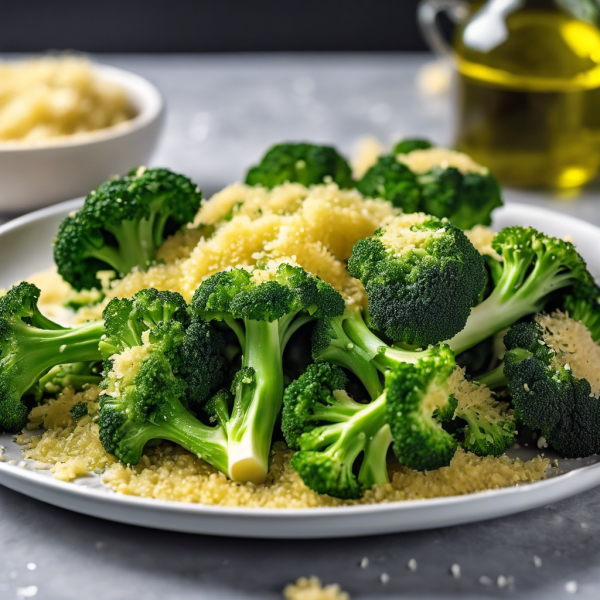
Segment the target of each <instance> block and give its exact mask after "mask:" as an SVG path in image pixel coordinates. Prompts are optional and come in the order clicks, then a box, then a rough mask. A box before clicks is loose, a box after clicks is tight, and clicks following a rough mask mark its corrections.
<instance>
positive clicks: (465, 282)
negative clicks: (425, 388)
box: [348, 213, 486, 346]
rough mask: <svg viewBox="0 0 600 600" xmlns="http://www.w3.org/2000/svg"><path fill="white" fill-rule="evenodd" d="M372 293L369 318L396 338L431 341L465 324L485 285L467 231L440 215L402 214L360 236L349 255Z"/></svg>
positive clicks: (354, 271) (424, 343) (352, 266)
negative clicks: (372, 231) (438, 217)
mask: <svg viewBox="0 0 600 600" xmlns="http://www.w3.org/2000/svg"><path fill="white" fill-rule="evenodd" d="M348 271H349V272H350V275H352V276H353V277H356V278H357V279H360V281H361V282H362V284H363V285H364V286H365V290H366V292H367V295H368V297H369V319H370V324H371V325H372V326H373V327H374V328H375V329H377V330H379V331H382V332H383V333H385V335H387V336H388V337H390V338H391V339H392V340H394V341H396V342H403V343H406V344H409V345H417V346H427V345H429V344H436V343H438V342H440V341H443V340H446V339H449V338H451V337H452V336H453V335H454V334H456V333H457V332H459V331H460V330H461V329H462V328H463V327H464V326H465V323H466V321H467V318H468V316H469V313H470V312H471V307H472V306H475V305H476V304H477V303H478V302H479V299H480V295H481V292H482V290H483V288H484V285H485V281H486V279H485V263H484V261H483V258H482V257H481V255H480V254H479V252H478V251H477V250H476V249H475V247H474V246H473V244H471V242H470V241H469V239H468V238H467V236H466V235H465V234H464V233H463V232H462V231H461V230H460V229H458V228H457V227H454V226H453V225H451V224H450V223H448V222H447V221H442V220H440V219H437V218H436V217H430V216H428V215H424V214H420V213H416V214H411V215H403V216H400V217H397V218H396V219H395V220H394V221H392V222H391V223H390V224H389V225H386V226H385V227H383V228H381V229H379V230H378V231H377V232H375V235H374V236H373V237H371V238H365V239H363V240H360V241H358V242H357V243H356V244H355V245H354V248H353V249H352V255H351V257H350V260H349V261H348Z"/></svg>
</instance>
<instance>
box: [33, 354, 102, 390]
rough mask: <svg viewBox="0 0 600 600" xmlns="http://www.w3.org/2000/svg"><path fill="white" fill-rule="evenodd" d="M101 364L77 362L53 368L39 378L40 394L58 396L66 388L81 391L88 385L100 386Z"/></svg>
mask: <svg viewBox="0 0 600 600" xmlns="http://www.w3.org/2000/svg"><path fill="white" fill-rule="evenodd" d="M101 371H102V363H101V362H99V361H97V362H94V361H92V362H77V363H72V364H70V365H58V366H56V367H53V368H52V369H50V370H49V371H48V373H46V374H45V375H44V376H43V377H41V378H40V380H39V382H38V387H39V389H40V393H49V394H58V393H60V392H61V391H62V390H64V389H65V388H68V387H72V388H74V389H75V390H83V389H85V388H86V387H87V386H90V385H100V382H101V381H102V375H101V374H100V373H101Z"/></svg>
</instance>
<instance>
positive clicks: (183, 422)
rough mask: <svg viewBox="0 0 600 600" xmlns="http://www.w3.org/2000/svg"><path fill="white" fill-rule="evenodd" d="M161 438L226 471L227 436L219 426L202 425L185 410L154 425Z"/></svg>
mask: <svg viewBox="0 0 600 600" xmlns="http://www.w3.org/2000/svg"><path fill="white" fill-rule="evenodd" d="M154 427H155V428H156V429H157V430H158V434H153V435H152V437H151V438H150V439H155V438H159V439H160V438H162V439H165V440H169V441H171V442H174V443H175V444H179V445H180V446H183V447H184V448H185V449H186V450H189V451H190V452H192V453H193V454H195V455H196V456H198V457H199V458H201V459H203V460H205V461H206V462H207V463H210V464H211V465H212V466H213V467H215V469H217V470H219V471H221V472H222V473H227V472H228V463H229V461H228V456H227V437H226V435H225V432H224V431H223V429H222V428H221V427H209V426H207V425H204V424H203V423H201V422H200V421H198V419H197V418H196V417H195V416H194V415H192V414H191V413H190V412H188V411H187V410H185V409H183V407H182V410H181V411H178V412H177V413H176V414H174V415H171V416H169V418H168V420H167V421H165V423H164V424H160V425H155V426H154Z"/></svg>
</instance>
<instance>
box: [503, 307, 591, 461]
mask: <svg viewBox="0 0 600 600" xmlns="http://www.w3.org/2000/svg"><path fill="white" fill-rule="evenodd" d="M577 325H578V323H577V322H575V321H573V320H571V319H566V320H565V319H562V318H558V317H554V318H553V320H552V322H551V327H548V326H546V325H544V322H543V320H541V319H537V318H536V320H534V321H533V322H522V323H517V324H516V325H514V326H513V327H512V328H511V329H510V331H509V332H508V333H507V334H506V336H505V338H504V343H505V345H506V354H505V358H504V361H505V364H504V375H505V377H506V379H507V380H508V387H509V390H510V393H511V395H512V399H513V404H514V407H515V412H516V415H517V418H519V419H520V420H522V422H523V423H524V424H525V425H527V426H528V427H530V428H531V429H533V430H535V431H539V432H541V435H542V436H543V437H544V438H545V439H546V441H547V442H548V444H549V445H550V446H552V447H553V448H554V449H555V450H556V451H557V452H559V453H560V454H561V455H562V456H564V457H565V458H579V457H584V456H589V455H591V454H596V453H598V452H600V436H598V431H600V397H599V393H598V390H597V389H594V390H592V386H591V385H590V381H588V379H586V378H585V377H584V376H582V375H581V374H580V373H578V372H577V371H576V370H575V368H574V366H573V365H574V364H575V362H576V361H579V362H581V361H582V360H583V361H586V360H589V361H593V359H594V358H597V356H591V357H590V356H589V354H592V353H597V352H598V350H597V349H595V348H594V342H593V341H592V339H591V336H590V337H589V338H588V339H587V340H586V339H585V336H586V334H587V336H589V332H586V331H585V328H582V329H583V332H581V331H580V332H577V331H576V326H577ZM565 327H568V328H570V329H572V330H573V331H574V333H573V335H572V337H571V343H570V344H569V345H568V346H564V345H563V344H561V343H558V344H557V343H554V339H555V337H556V336H557V335H559V334H560V330H561V328H565ZM569 361H570V362H569ZM570 363H571V364H570ZM596 368H597V367H596V363H595V362H594V363H593V365H592V366H591V369H590V375H589V379H590V380H591V381H593V379H594V378H596V371H595V370H596ZM584 374H585V373H584ZM594 383H595V382H594ZM595 387H597V384H596V383H595Z"/></svg>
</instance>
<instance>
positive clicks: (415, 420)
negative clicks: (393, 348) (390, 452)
mask: <svg viewBox="0 0 600 600" xmlns="http://www.w3.org/2000/svg"><path fill="white" fill-rule="evenodd" d="M454 368H455V362H454V355H453V354H452V352H451V350H450V349H449V348H447V347H441V348H439V349H437V350H436V352H433V353H431V355H430V356H428V357H426V358H421V359H419V361H418V362H417V363H415V364H410V363H404V364H399V365H398V366H397V367H396V368H395V369H393V370H392V371H390V372H389V374H388V378H390V379H391V385H390V387H391V388H393V390H394V394H393V395H391V394H388V403H387V410H388V414H389V415H390V416H397V418H395V419H393V420H392V419H390V424H391V427H392V435H393V436H394V452H395V454H396V456H397V457H398V460H399V461H400V464H402V465H405V466H407V467H409V468H411V469H416V470H418V471H429V470H432V469H439V468H440V467H445V466H447V465H449V464H450V461H451V460H452V457H453V456H454V454H455V452H456V449H457V447H458V442H457V441H456V439H455V438H454V436H452V435H451V434H450V433H448V432H447V431H446V430H445V429H444V428H443V427H442V426H441V424H440V422H439V421H438V419H437V418H436V415H435V413H436V411H440V413H442V414H443V415H445V417H444V418H445V420H448V415H449V414H451V413H452V412H453V409H455V408H456V404H455V400H454V401H453V399H452V395H451V393H449V390H448V386H447V380H448V378H449V377H450V375H451V374H452V372H453V371H454Z"/></svg>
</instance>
